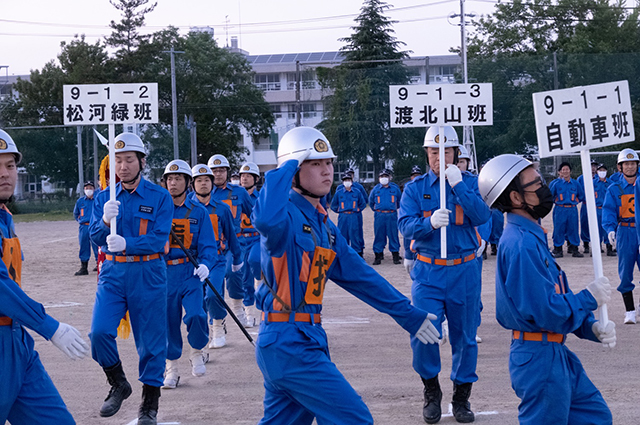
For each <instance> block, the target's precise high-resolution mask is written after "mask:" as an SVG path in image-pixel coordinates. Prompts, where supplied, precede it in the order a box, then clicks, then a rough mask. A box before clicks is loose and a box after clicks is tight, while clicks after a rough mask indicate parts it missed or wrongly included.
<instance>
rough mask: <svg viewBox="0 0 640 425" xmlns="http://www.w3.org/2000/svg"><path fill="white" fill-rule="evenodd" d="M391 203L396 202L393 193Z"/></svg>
mask: <svg viewBox="0 0 640 425" xmlns="http://www.w3.org/2000/svg"><path fill="white" fill-rule="evenodd" d="M391 203H392V204H395V203H396V197H395V196H394V195H391Z"/></svg>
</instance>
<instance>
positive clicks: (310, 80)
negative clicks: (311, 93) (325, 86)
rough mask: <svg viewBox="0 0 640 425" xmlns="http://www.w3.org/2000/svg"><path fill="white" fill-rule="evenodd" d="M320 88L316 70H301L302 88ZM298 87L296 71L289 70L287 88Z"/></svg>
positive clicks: (293, 88)
mask: <svg viewBox="0 0 640 425" xmlns="http://www.w3.org/2000/svg"><path fill="white" fill-rule="evenodd" d="M317 88H318V77H317V76H316V73H315V71H312V70H306V71H300V89H301V90H312V89H317ZM295 89H296V73H295V72H287V90H295Z"/></svg>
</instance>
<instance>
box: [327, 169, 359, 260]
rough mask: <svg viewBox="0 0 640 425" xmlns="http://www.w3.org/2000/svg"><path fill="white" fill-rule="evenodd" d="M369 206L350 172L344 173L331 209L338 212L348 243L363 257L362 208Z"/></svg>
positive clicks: (341, 231)
mask: <svg viewBox="0 0 640 425" xmlns="http://www.w3.org/2000/svg"><path fill="white" fill-rule="evenodd" d="M366 207H367V200H366V198H365V197H364V196H363V194H362V192H360V191H359V190H357V189H356V188H354V187H353V178H352V177H351V175H350V174H347V173H344V174H343V175H342V185H340V186H338V188H337V189H336V193H335V195H333V199H332V200H331V210H333V212H335V213H337V214H338V229H340V233H342V236H344V238H345V239H346V240H347V243H348V244H349V246H351V248H353V250H354V251H355V252H357V253H358V255H360V256H361V257H362V256H363V251H364V239H362V210H364V209H365V208H366Z"/></svg>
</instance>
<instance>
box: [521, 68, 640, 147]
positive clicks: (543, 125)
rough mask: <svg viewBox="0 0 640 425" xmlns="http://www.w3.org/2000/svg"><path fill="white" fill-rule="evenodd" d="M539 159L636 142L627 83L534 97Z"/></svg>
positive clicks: (552, 92)
mask: <svg viewBox="0 0 640 425" xmlns="http://www.w3.org/2000/svg"><path fill="white" fill-rule="evenodd" d="M533 111H534V114H535V119H536V133H537V135H538V147H539V153H540V157H541V158H545V157H549V156H556V155H561V154H564V153H568V152H578V151H581V150H588V149H595V148H601V147H603V146H610V145H617V144H619V143H627V142H632V141H634V140H635V135H634V131H633V115H632V111H631V100H630V97H629V83H628V82H627V81H626V80H624V81H616V82H613V83H604V84H594V85H590V86H580V87H573V88H570V89H563V90H553V91H546V92H540V93H534V94H533Z"/></svg>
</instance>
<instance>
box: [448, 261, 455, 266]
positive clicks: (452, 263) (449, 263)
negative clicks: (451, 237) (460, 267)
mask: <svg viewBox="0 0 640 425" xmlns="http://www.w3.org/2000/svg"><path fill="white" fill-rule="evenodd" d="M454 261H455V260H447V266H453V265H454V264H455V263H454Z"/></svg>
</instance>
